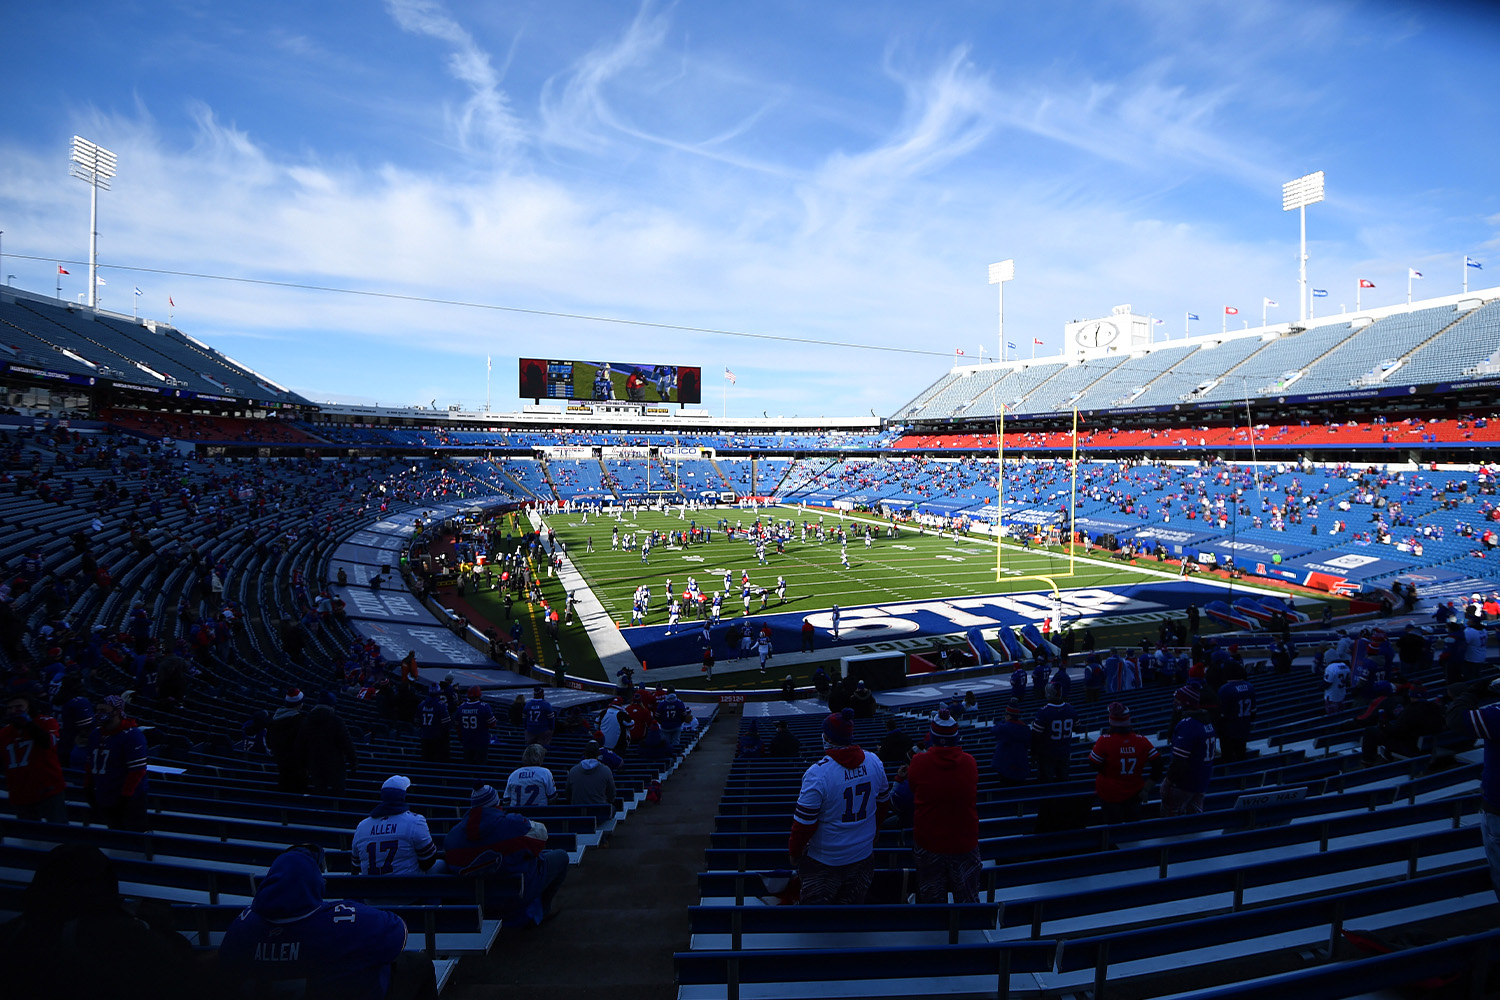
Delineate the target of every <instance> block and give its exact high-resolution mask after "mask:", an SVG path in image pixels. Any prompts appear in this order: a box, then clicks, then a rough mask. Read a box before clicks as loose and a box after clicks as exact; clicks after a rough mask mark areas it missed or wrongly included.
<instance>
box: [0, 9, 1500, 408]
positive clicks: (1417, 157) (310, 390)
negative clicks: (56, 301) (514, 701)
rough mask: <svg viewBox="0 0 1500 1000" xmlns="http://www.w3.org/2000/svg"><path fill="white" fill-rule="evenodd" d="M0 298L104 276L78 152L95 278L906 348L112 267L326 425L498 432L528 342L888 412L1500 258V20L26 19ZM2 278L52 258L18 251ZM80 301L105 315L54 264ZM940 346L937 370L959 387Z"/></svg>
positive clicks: (1200, 16) (1277, 16) (154, 13)
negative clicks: (992, 370)
mask: <svg viewBox="0 0 1500 1000" xmlns="http://www.w3.org/2000/svg"><path fill="white" fill-rule="evenodd" d="M12 8H13V9H9V10H7V12H6V30H5V32H4V34H3V36H0V52H3V54H4V58H5V62H6V67H7V71H6V74H5V81H4V84H3V88H4V93H3V102H4V103H3V107H4V111H3V113H0V164H3V169H0V230H3V231H4V236H3V250H4V254H5V257H4V262H3V271H4V273H5V274H7V275H8V274H14V275H16V278H15V284H17V285H19V286H22V287H26V288H30V289H33V290H37V291H50V290H51V289H52V288H53V287H54V273H55V268H54V266H53V265H52V264H51V263H50V262H49V261H50V260H52V259H62V260H80V259H86V258H87V252H88V250H87V237H88V196H87V189H86V188H85V187H84V185H83V184H81V183H80V182H78V181H76V180H72V179H69V178H68V176H67V148H68V143H69V139H70V137H71V136H72V135H73V134H74V133H75V132H76V133H79V134H82V135H84V136H86V137H88V138H90V139H93V140H94V141H96V142H99V143H100V144H102V145H105V146H108V147H110V148H111V149H113V150H114V151H115V152H116V153H117V154H118V156H119V164H120V166H119V171H120V173H119V177H118V179H117V180H116V182H115V184H114V190H113V191H111V192H109V193H107V194H103V195H101V208H100V242H99V248H100V258H101V261H102V262H103V263H105V264H110V263H115V264H128V265H134V266H138V267H145V268H156V269H161V270H165V271H174V272H194V273H200V274H215V275H233V276H238V277H244V278H258V279H267V280H271V281H280V282H300V283H306V284H312V285H319V286H329V287H337V288H351V289H363V290H371V291H383V292H394V293H399V294H403V295H412V296H425V297H431V298H436V299H444V300H455V301H462V302H473V303H484V304H491V305H503V306H513V307H519V308H524V309H535V310H550V311H557V312H564V313H575V314H587V315H596V316H606V317H621V318H627V319H635V320H641V321H647V322H655V323H666V324H675V325H680V326H689V327H704V328H714V329H727V330H736V331H743V332H748V333H756V334H770V335H777V336H786V337H798V338H810V339H815V340H830V341H839V342H850V343H859V344H866V345H872V346H879V347H900V348H907V349H910V350H919V351H928V352H933V354H932V355H922V354H902V353H893V352H877V351H864V350H851V349H847V348H837V347H821V346H811V345H790V344H786V343H779V342H769V341H756V340H750V339H744V338H731V337H723V336H715V335H708V334H697V333H687V332H668V331H662V330H652V329H648V328H643V327H635V326H627V325H617V324H608V323H593V322H587V321H583V320H578V319H560V318H552V317H543V316H535V315H526V314H517V313H507V312H502V311H494V310H479V309H471V308H462V307H458V306H447V305H424V304H419V303H412V302H402V301H392V300H384V299H378V298H372V297H368V296H349V295H340V294H334V293H329V292H313V291H300V290H291V289H283V288H275V287H267V286H261V285H254V284H246V283H228V282H220V281H211V280H206V279H199V278H189V277H182V276H173V275H165V274H151V273H136V274H132V273H130V272H124V271H111V270H108V269H106V270H104V271H103V272H102V273H103V274H104V275H105V277H106V280H107V282H108V284H107V285H106V286H105V288H104V289H103V295H104V305H105V307H106V308H114V309H118V310H121V311H125V312H129V311H130V298H131V296H130V294H129V292H130V289H131V287H132V285H136V284H138V285H140V287H141V288H142V290H143V292H144V293H145V294H144V295H143V297H142V312H143V314H145V315H151V316H156V317H160V318H165V315H166V311H167V297H168V295H171V296H172V297H173V298H174V299H175V301H176V303H177V308H176V312H175V319H176V321H177V325H178V326H180V327H181V328H182V329H184V330H186V331H187V332H189V333H192V334H194V335H196V336H198V337H200V338H202V339H204V340H207V341H208V342H210V343H213V344H215V345H216V346H219V347H220V348H222V349H223V350H224V351H226V353H228V354H230V355H232V356H234V357H236V358H238V359H240V360H242V361H244V362H246V363H248V364H251V365H252V366H254V367H257V368H259V369H261V370H263V371H264V372H265V373H266V374H268V375H270V376H271V377H273V378H275V379H277V380H278V381H280V382H282V383H283V384H288V385H291V386H293V387H294V388H296V389H298V390H299V391H302V392H305V393H307V394H309V395H311V396H313V397H314V398H319V399H325V398H336V399H346V400H353V401H368V402H375V401H378V402H380V403H383V404H409V403H415V402H422V403H426V402H427V401H429V400H432V399H436V400H438V402H439V405H443V404H447V403H461V404H463V405H464V406H465V407H470V408H472V407H475V406H479V405H482V403H483V401H484V393H485V364H484V359H485V357H486V355H492V356H493V357H494V366H495V367H494V373H495V374H494V387H493V389H492V398H493V405H494V406H495V407H496V408H510V407H513V406H515V405H517V400H516V399H515V397H514V395H513V393H514V382H515V374H514V372H515V358H516V357H517V356H520V355H525V356H535V355H550V356H555V357H581V358H593V357H603V356H608V357H612V358H617V359H624V360H658V359H660V360H664V361H668V362H676V363H681V364H698V365H702V366H703V368H704V371H705V379H704V382H705V405H708V406H710V407H711V408H712V409H714V410H718V409H719V404H720V382H719V379H718V372H719V371H720V370H721V369H722V368H724V367H725V366H728V367H730V368H732V369H734V371H735V372H736V374H737V375H738V376H739V381H738V383H737V384H736V385H735V386H733V387H731V389H730V392H729V399H728V407H729V410H730V412H731V414H741V415H751V414H754V415H759V414H760V413H761V412H762V411H763V410H764V411H768V412H769V413H771V414H772V415H776V414H785V415H788V416H790V415H793V414H797V415H801V416H816V415H853V414H860V413H866V412H868V411H869V410H872V409H873V410H874V411H875V412H877V413H880V414H887V413H890V412H892V411H893V410H894V409H895V408H896V407H898V406H899V405H901V404H902V403H904V402H905V401H906V400H908V399H909V398H911V397H912V396H913V395H915V394H916V393H917V392H918V391H919V390H920V389H921V388H923V387H924V386H925V385H927V384H928V383H929V382H931V381H932V380H933V379H934V378H936V377H937V376H938V375H939V374H941V372H942V371H944V370H945V369H946V367H947V366H948V364H949V363H950V360H951V352H952V351H953V350H954V349H955V348H963V349H964V350H965V352H966V356H968V357H971V358H972V357H975V356H977V354H978V351H979V347H980V345H981V344H983V345H985V352H986V356H987V357H988V356H990V355H992V353H993V351H994V344H995V296H994V289H993V288H992V287H991V286H989V285H988V284H987V283H986V268H987V266H988V264H989V263H990V262H991V261H994V260H999V259H1001V258H1005V257H1014V258H1015V259H1016V260H1017V277H1016V280H1015V281H1014V282H1013V283H1011V284H1010V285H1008V286H1007V287H1006V332H1007V338H1006V339H1008V340H1013V341H1016V342H1017V343H1020V344H1023V345H1028V346H1029V344H1030V341H1031V338H1032V337H1038V338H1040V339H1042V340H1043V341H1044V342H1045V346H1044V347H1042V348H1039V349H1038V350H1039V352H1040V353H1042V354H1049V353H1055V352H1056V351H1057V350H1058V349H1059V347H1060V345H1061V336H1062V327H1063V324H1064V323H1065V322H1067V321H1069V320H1072V319H1079V318H1085V317H1093V316H1099V315H1105V314H1107V313H1108V312H1109V309H1110V307H1111V306H1114V305H1116V304H1119V303H1126V302H1128V303H1131V304H1132V305H1133V307H1134V309H1135V311H1137V312H1140V313H1147V312H1150V313H1153V314H1154V315H1157V316H1162V317H1166V318H1167V319H1168V323H1167V326H1166V330H1167V331H1168V332H1169V333H1171V334H1172V335H1176V336H1180V335H1181V334H1182V331H1183V316H1184V313H1185V312H1187V311H1192V312H1195V313H1197V314H1199V315H1200V316H1202V317H1203V321H1202V322H1200V323H1198V324H1195V330H1196V331H1197V332H1210V331H1211V330H1212V329H1213V328H1215V327H1217V325H1218V317H1219V316H1220V313H1221V310H1222V307H1223V306H1224V305H1225V304H1231V305H1235V306H1237V307H1238V308H1240V310H1241V316H1242V317H1245V318H1251V319H1252V321H1253V322H1256V323H1258V321H1259V308H1260V301H1261V299H1262V297H1270V298H1272V299H1275V300H1278V301H1280V302H1282V303H1283V306H1282V308H1281V309H1279V310H1275V311H1273V312H1272V313H1271V318H1272V319H1273V320H1276V319H1283V320H1284V319H1288V318H1295V303H1296V295H1297V293H1296V276H1297V272H1296V253H1297V221H1296V215H1295V213H1283V212H1282V211H1281V205H1280V185H1281V183H1282V182H1283V181H1285V180H1287V179H1289V178H1292V177H1296V176H1298V175H1300V174H1303V173H1306V172H1308V171H1311V170H1318V169H1322V170H1325V171H1326V172H1327V175H1328V201H1327V202H1326V203H1325V204H1322V205H1318V206H1316V207H1315V208H1313V209H1311V210H1310V211H1309V236H1310V253H1311V255H1312V261H1311V264H1310V278H1311V283H1312V284H1313V285H1314V286H1316V287H1326V288H1328V289H1329V290H1330V296H1329V298H1328V299H1324V300H1321V301H1320V303H1319V308H1320V311H1322V310H1337V309H1338V307H1339V304H1340V303H1348V304H1349V306H1350V307H1351V308H1352V306H1353V288H1354V285H1355V283H1356V281H1357V280H1358V279H1359V278H1362V277H1363V278H1368V279H1370V280H1372V281H1374V282H1375V283H1376V285H1377V288H1376V289H1375V290H1374V291H1369V292H1366V293H1365V300H1364V304H1365V305H1366V306H1367V307H1368V306H1372V305H1384V304H1391V303H1395V302H1399V301H1403V300H1404V296H1405V291H1406V288H1405V283H1406V269H1407V268H1408V267H1416V268H1418V269H1419V270H1421V271H1423V272H1424V273H1425V274H1426V275H1427V278H1426V279H1425V280H1424V282H1423V283H1422V284H1421V285H1420V286H1419V293H1425V294H1428V295H1436V294H1446V293H1449V292H1456V291H1457V290H1458V288H1459V283H1460V280H1461V273H1462V258H1463V255H1464V254H1472V255H1474V256H1476V257H1477V258H1479V259H1481V260H1483V261H1484V262H1485V271H1483V272H1475V273H1474V278H1475V279H1476V281H1477V283H1478V284H1490V283H1491V282H1492V281H1493V279H1492V278H1491V279H1490V281H1485V280H1480V279H1481V274H1482V276H1483V278H1490V275H1491V271H1493V270H1497V269H1500V254H1497V253H1495V248H1496V247H1497V245H1500V190H1497V185H1496V183H1495V182H1496V180H1497V178H1500V171H1497V168H1496V166H1495V164H1496V162H1497V161H1500V156H1497V153H1500V150H1497V145H1500V104H1497V101H1496V99H1495V93H1496V92H1495V83H1494V68H1495V62H1494V53H1495V52H1496V51H1500V20H1497V19H1496V17H1495V15H1494V14H1493V13H1492V12H1491V10H1490V8H1489V7H1488V6H1487V5H1483V4H1475V5H1437V6H1435V5H1425V4H1395V3H1243V2H1241V3H1226V4H1218V3H1203V4H1187V3H1181V2H1178V3H1165V2H1142V3H1120V2H1102V3H1101V2H1095V3H1053V4H1046V5H1043V4H1025V3H1005V4H996V3H931V4H922V5H917V4H909V3H895V2H893V3H881V2H868V0H861V2H848V3H845V2H826V3H818V4H808V3H791V2H781V3H777V2H757V3H748V4H717V3H714V4H710V3H680V4H677V5H666V4H659V3H648V4H644V5H639V6H637V5H631V4H624V3H587V2H579V3H564V4H559V3H542V2H520V3H510V4H463V3H453V2H438V0H386V2H384V3H377V2H339V0H333V2H325V3H318V4H307V3H298V4H291V3H283V2H278V0H269V2H264V3H257V4H254V5H251V4H228V3H213V2H206V0H203V2H182V3H152V2H136V3H131V2H122V3H117V4H110V5H101V4H97V3H78V2H67V0H63V2H58V3H53V4H47V5H41V4H23V5H12ZM19 255H30V256H32V257H36V258H41V259H39V260H27V259H24V258H23V257H22V256H19ZM69 270H71V271H72V275H71V276H70V277H68V278H64V279H63V281H64V287H63V292H64V294H65V295H67V296H69V297H74V296H76V295H77V294H78V293H80V292H83V291H84V290H85V282H86V278H84V277H83V276H82V272H81V270H80V269H79V268H69ZM941 354H949V356H950V358H949V359H945V358H943V357H940V356H934V355H941Z"/></svg>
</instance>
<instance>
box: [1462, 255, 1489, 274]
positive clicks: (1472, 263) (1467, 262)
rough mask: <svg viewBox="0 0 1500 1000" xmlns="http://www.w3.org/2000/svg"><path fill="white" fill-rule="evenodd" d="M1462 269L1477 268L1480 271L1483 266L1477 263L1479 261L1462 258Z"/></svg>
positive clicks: (1471, 258)
mask: <svg viewBox="0 0 1500 1000" xmlns="http://www.w3.org/2000/svg"><path fill="white" fill-rule="evenodd" d="M1464 267H1474V268H1478V269H1479V270H1481V271H1483V270H1484V265H1483V264H1481V263H1479V261H1477V260H1475V259H1474V258H1473V257H1465V258H1464Z"/></svg>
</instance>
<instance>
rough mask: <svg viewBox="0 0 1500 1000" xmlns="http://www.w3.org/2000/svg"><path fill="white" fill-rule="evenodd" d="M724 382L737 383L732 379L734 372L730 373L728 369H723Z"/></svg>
mask: <svg viewBox="0 0 1500 1000" xmlns="http://www.w3.org/2000/svg"><path fill="white" fill-rule="evenodd" d="M724 381H726V382H737V381H739V380H738V379H736V378H735V377H734V372H732V371H730V370H729V369H728V368H725V369H724Z"/></svg>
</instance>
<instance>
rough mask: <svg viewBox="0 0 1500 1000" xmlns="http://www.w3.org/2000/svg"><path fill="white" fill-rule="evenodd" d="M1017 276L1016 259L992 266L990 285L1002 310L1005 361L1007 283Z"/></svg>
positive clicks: (1001, 328) (1001, 343)
mask: <svg viewBox="0 0 1500 1000" xmlns="http://www.w3.org/2000/svg"><path fill="white" fill-rule="evenodd" d="M1015 276H1016V262H1015V260H1014V259H1011V260H1002V261H1000V262H999V263H998V264H991V265H990V284H992V285H994V286H995V289H996V291H998V292H999V293H1000V294H999V297H998V304H999V308H1000V360H1001V361H1004V360H1005V283H1006V282H1007V281H1009V280H1011V279H1012V278H1014V277H1015Z"/></svg>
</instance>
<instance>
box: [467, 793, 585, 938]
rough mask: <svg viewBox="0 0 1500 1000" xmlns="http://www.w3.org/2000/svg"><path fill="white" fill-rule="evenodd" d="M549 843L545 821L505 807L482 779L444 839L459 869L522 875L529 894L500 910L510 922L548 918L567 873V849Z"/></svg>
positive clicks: (470, 872) (478, 873)
mask: <svg viewBox="0 0 1500 1000" xmlns="http://www.w3.org/2000/svg"><path fill="white" fill-rule="evenodd" d="M546 845H547V828H546V827H545V826H543V825H542V824H540V823H536V822H533V821H531V820H528V819H527V818H526V817H525V816H523V815H521V814H520V813H515V812H512V813H507V812H505V811H503V810H502V809H501V808H500V796H499V795H497V794H496V793H495V790H494V789H493V788H491V787H490V786H489V785H478V786H476V787H475V788H474V792H473V794H472V795H470V796H469V814H468V815H467V816H466V817H464V819H463V821H462V822H461V823H459V824H458V825H457V826H455V827H454V828H453V829H452V830H449V831H448V836H447V837H446V838H444V840H443V857H444V861H445V864H446V865H447V867H448V869H449V871H452V872H456V873H457V874H459V875H469V876H477V877H484V876H487V875H501V874H504V875H519V876H521V877H522V887H523V892H524V895H523V896H522V897H521V899H520V900H519V901H518V903H517V904H516V906H515V907H514V908H513V909H510V910H508V911H506V912H504V913H502V914H500V916H501V919H503V920H504V921H505V925H506V926H513V925H516V924H519V925H520V926H527V925H532V924H540V923H541V922H542V921H543V920H545V919H546V917H547V914H548V912H549V911H550V910H551V908H552V899H553V897H554V896H556V895H557V890H558V889H559V888H561V887H562V884H563V880H564V879H565V878H567V875H568V852H567V851H558V850H547V849H546Z"/></svg>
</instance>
